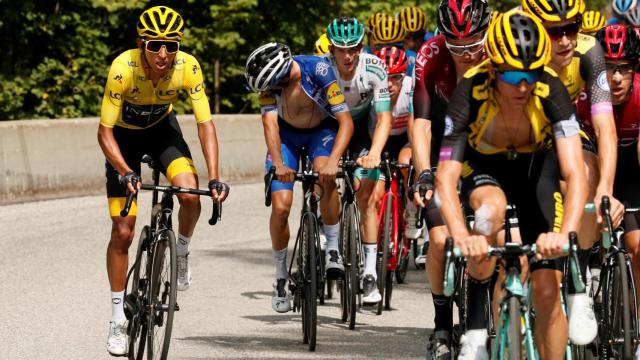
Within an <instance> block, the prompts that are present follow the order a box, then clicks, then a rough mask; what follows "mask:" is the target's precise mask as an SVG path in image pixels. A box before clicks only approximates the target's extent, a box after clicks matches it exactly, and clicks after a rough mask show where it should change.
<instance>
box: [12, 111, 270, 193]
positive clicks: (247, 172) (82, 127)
mask: <svg viewBox="0 0 640 360" xmlns="http://www.w3.org/2000/svg"><path fill="white" fill-rule="evenodd" d="M178 120H179V122H180V127H181V128H182V132H183V134H184V137H185V140H186V141H187V143H188V144H189V148H190V149H191V153H192V155H193V158H194V162H195V165H196V168H197V169H198V173H199V174H200V176H204V177H206V176H207V170H206V166H205V163H204V159H203V156H202V150H201V147H200V140H199V139H198V133H197V126H196V123H195V120H194V119H193V116H191V115H184V116H178ZM98 122H99V120H98V118H82V119H59V120H20V121H1V122H0V204H7V203H14V202H23V201H32V200H42V199H47V198H55V197H66V196H79V195H89V194H100V193H104V187H105V177H104V163H105V159H104V155H103V154H102V151H101V150H100V146H99V145H98V140H97V131H98ZM214 122H215V125H216V131H217V134H218V142H219V151H220V163H219V169H220V176H221V178H222V179H224V180H226V181H232V182H239V181H251V180H258V179H261V178H262V175H263V174H264V157H265V154H266V145H265V144H264V136H263V131H262V125H261V122H260V116H259V115H214ZM145 175H146V176H149V175H150V174H147V173H145V172H144V171H143V177H144V176H145ZM204 183H206V181H205V182H204Z"/></svg>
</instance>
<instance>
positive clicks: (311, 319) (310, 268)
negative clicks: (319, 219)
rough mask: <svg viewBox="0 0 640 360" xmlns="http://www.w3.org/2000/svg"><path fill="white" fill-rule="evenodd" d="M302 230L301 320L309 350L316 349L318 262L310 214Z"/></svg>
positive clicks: (313, 222)
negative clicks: (302, 280) (302, 295)
mask: <svg viewBox="0 0 640 360" xmlns="http://www.w3.org/2000/svg"><path fill="white" fill-rule="evenodd" d="M303 226H304V228H303V230H302V245H303V246H302V249H303V250H304V252H303V253H302V256H303V268H304V282H303V283H304V290H303V294H304V300H303V301H302V319H303V320H302V321H303V327H304V333H305V335H304V337H305V338H306V340H307V341H308V343H309V351H315V349H316V329H317V326H318V312H317V311H318V299H317V294H318V276H317V275H318V268H317V266H318V263H317V260H318V259H317V257H316V250H317V249H316V236H317V233H316V231H317V229H316V222H315V220H314V219H313V218H312V217H311V216H305V217H304V220H303Z"/></svg>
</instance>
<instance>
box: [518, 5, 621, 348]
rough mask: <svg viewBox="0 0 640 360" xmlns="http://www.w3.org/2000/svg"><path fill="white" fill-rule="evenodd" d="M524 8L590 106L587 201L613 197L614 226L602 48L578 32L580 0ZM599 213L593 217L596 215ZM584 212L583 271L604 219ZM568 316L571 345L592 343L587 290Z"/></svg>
mask: <svg viewBox="0 0 640 360" xmlns="http://www.w3.org/2000/svg"><path fill="white" fill-rule="evenodd" d="M522 7H523V9H524V10H525V11H527V12H529V13H530V14H532V15H533V16H535V17H537V18H538V19H539V20H540V21H541V22H542V23H543V25H544V26H545V28H546V30H547V33H548V34H549V37H550V38H551V44H552V50H551V54H552V58H551V62H550V63H549V67H551V68H552V69H554V70H555V71H556V72H557V73H558V76H559V77H560V79H561V80H562V82H563V83H564V85H565V86H566V87H567V90H568V91H569V95H570V96H571V100H572V101H573V102H576V101H577V100H578V96H579V95H580V93H581V91H582V90H583V89H584V90H585V92H586V94H587V96H588V99H589V102H590V108H591V118H592V123H593V128H594V130H595V134H596V137H597V139H596V142H595V144H597V146H596V145H595V144H594V142H593V141H592V140H591V139H589V137H588V136H587V135H586V133H585V132H582V133H581V135H582V137H583V149H584V151H583V152H584V154H583V156H584V160H585V165H586V171H587V180H588V183H589V201H590V202H594V203H595V204H596V209H599V208H600V199H601V198H602V196H605V195H606V196H608V197H609V198H610V199H611V214H612V218H613V222H614V225H615V226H617V225H618V224H620V222H621V221H622V217H623V215H624V207H623V206H622V204H621V203H620V201H618V200H617V199H616V198H614V196H613V184H614V177H615V171H616V159H617V143H618V139H617V135H616V127H615V122H614V118H613V107H612V105H611V94H610V90H609V84H608V82H607V72H606V67H605V62H604V55H603V51H602V48H601V47H600V45H599V44H597V43H596V40H595V38H594V37H593V36H590V35H585V34H581V33H579V31H580V28H581V25H582V13H583V11H584V2H583V0H549V1H547V0H523V1H522ZM596 215H597V216H596ZM596 215H594V214H586V215H585V216H584V218H583V220H582V222H581V226H580V231H579V235H578V239H579V241H580V247H581V248H582V249H584V250H582V251H581V253H580V262H581V265H582V266H581V271H582V273H583V276H584V275H585V274H586V268H587V262H588V257H589V250H588V249H590V248H591V246H592V245H593V244H594V243H595V242H596V241H597V239H598V238H599V231H598V224H599V223H600V224H601V223H602V217H601V216H600V214H599V212H598V214H596ZM567 302H568V305H569V308H570V314H571V317H570V319H569V336H570V338H571V340H572V342H573V343H575V344H578V345H583V344H586V343H590V342H591V341H592V340H593V339H594V338H595V336H596V335H597V323H596V320H595V315H594V313H593V309H592V308H591V306H590V304H589V299H588V296H587V295H586V294H577V295H576V296H569V297H568V301H567Z"/></svg>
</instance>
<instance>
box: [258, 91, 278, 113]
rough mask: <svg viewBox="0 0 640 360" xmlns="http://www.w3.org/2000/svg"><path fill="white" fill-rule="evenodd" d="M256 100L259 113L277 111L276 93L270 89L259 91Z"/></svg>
mask: <svg viewBox="0 0 640 360" xmlns="http://www.w3.org/2000/svg"><path fill="white" fill-rule="evenodd" d="M258 102H259V103H260V114H262V115H264V114H266V113H270V112H275V113H277V112H278V100H277V99H276V95H275V94H274V93H272V92H271V91H268V90H267V91H263V92H261V93H260V96H259V97H258Z"/></svg>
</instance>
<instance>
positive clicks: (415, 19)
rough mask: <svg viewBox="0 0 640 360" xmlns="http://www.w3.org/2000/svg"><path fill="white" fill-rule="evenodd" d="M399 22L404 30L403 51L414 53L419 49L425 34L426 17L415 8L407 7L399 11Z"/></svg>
mask: <svg viewBox="0 0 640 360" xmlns="http://www.w3.org/2000/svg"><path fill="white" fill-rule="evenodd" d="M399 16H400V22H401V23H402V28H403V29H404V34H405V35H404V42H403V45H404V49H405V50H411V51H413V52H414V53H415V52H417V51H418V49H420V46H421V45H422V43H423V42H424V41H425V40H424V37H425V35H426V33H427V15H425V13H424V12H423V11H422V10H421V9H420V8H419V7H415V6H407V7H405V8H403V9H402V10H400V15H399Z"/></svg>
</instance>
